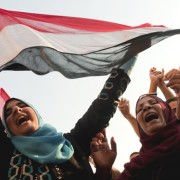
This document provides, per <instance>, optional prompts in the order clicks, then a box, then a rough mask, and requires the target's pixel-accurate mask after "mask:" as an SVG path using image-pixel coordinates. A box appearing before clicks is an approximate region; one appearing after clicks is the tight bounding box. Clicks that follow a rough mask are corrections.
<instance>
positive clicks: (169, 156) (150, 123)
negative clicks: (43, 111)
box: [91, 68, 180, 180]
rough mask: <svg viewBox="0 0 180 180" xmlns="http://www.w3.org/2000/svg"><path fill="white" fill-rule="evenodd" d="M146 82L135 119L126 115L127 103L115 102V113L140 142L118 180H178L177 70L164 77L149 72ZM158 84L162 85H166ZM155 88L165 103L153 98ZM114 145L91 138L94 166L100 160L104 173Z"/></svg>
mask: <svg viewBox="0 0 180 180" xmlns="http://www.w3.org/2000/svg"><path fill="white" fill-rule="evenodd" d="M150 78H151V83H150V91H149V92H148V93H147V94H144V95H141V96H140V97H139V98H138V100H137V103H136V107H135V111H136V116H133V115H132V114H131V113H130V110H129V109H130V108H129V107H130V106H129V101H128V100H127V99H124V98H121V99H120V101H119V102H118V103H119V104H118V107H119V110H120V111H121V113H122V114H123V115H124V117H125V118H126V119H127V120H128V121H129V122H130V124H131V125H132V127H133V129H134V131H135V132H136V134H137V135H138V137H139V139H140V142H141V148H140V149H139V151H138V152H136V153H135V154H136V155H135V157H133V158H131V159H130V161H129V162H127V163H126V164H125V165H124V170H123V171H122V172H121V173H120V175H119V177H118V178H117V179H118V180H144V179H146V180H170V179H173V180H178V179H180V174H179V160H180V155H179V150H180V149H179V148H180V134H179V133H180V120H179V119H180V69H172V70H170V71H169V72H167V73H166V74H164V72H163V71H162V72H156V69H154V68H153V69H151V70H150ZM161 81H166V84H165V82H161ZM155 82H156V83H155ZM161 83H162V84H164V85H163V86H164V87H163V86H161V85H162V84H161ZM154 85H155V86H154ZM157 87H159V88H160V90H161V91H162V92H163V94H164V96H165V100H163V99H161V98H159V97H158V96H157V92H156V90H157ZM169 88H170V89H172V90H173V91H174V94H175V95H173V94H172V93H171V92H170V89H169ZM152 89H153V91H152ZM171 102H173V103H171ZM123 106H125V108H124V109H123ZM115 144H116V142H113V141H111V146H110V145H109V144H108V142H107V138H106V134H105V133H103V132H99V133H98V134H97V135H96V137H95V138H93V140H92V142H91V151H92V156H93V158H94V159H96V161H95V162H96V164H97V166H98V165H99V164H102V162H101V159H100V158H99V157H104V158H103V166H104V169H105V165H107V167H109V164H108V163H107V164H106V162H107V161H108V162H112V161H113V160H114V158H115V155H114V154H116V153H117V150H116V146H115ZM103 154H104V155H103ZM132 154H134V153H132ZM109 173H111V172H110V171H109Z"/></svg>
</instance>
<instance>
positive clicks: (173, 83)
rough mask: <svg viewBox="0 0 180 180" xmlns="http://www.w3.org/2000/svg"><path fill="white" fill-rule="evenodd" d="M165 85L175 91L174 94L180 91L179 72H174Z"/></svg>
mask: <svg viewBox="0 0 180 180" xmlns="http://www.w3.org/2000/svg"><path fill="white" fill-rule="evenodd" d="M166 86H167V87H170V88H171V89H173V90H174V91H175V93H176V94H179V92H180V74H174V75H173V76H172V77H171V79H170V80H169V82H168V83H167V84H166Z"/></svg>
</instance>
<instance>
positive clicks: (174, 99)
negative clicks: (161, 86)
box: [166, 97, 177, 103]
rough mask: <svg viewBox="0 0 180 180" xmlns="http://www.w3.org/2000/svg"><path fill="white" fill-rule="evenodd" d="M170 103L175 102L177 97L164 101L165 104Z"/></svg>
mask: <svg viewBox="0 0 180 180" xmlns="http://www.w3.org/2000/svg"><path fill="white" fill-rule="evenodd" d="M172 101H177V97H172V98H169V99H167V100H166V102H167V103H170V102H172Z"/></svg>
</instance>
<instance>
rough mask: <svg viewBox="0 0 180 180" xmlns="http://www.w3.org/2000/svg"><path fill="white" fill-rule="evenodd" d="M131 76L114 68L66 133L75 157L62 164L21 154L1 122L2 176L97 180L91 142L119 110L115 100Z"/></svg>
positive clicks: (25, 178)
mask: <svg viewBox="0 0 180 180" xmlns="http://www.w3.org/2000/svg"><path fill="white" fill-rule="evenodd" d="M129 82H130V79H129V77H128V75H127V74H126V73H124V71H123V70H120V69H119V70H114V71H113V72H112V73H111V75H110V76H109V78H108V80H107V81H106V83H105V85H104V87H103V89H102V91H101V92H100V94H99V96H98V97H97V98H96V99H95V100H94V101H93V103H92V104H91V106H90V107H89V109H88V110H87V112H86V113H85V114H84V115H83V117H82V118H80V119H79V120H78V121H77V123H76V125H75V127H74V128H73V129H72V130H71V131H70V133H66V134H64V136H65V137H66V138H67V139H68V140H69V141H70V142H71V143H72V145H73V148H74V155H73V157H72V158H71V159H70V160H69V161H67V162H65V163H62V164H60V165H52V164H46V165H42V164H39V163H37V162H35V161H32V160H30V159H29V158H27V157H25V156H24V155H22V154H20V153H19V152H18V151H17V150H16V149H15V148H14V147H13V145H12V144H11V141H10V139H8V138H7V137H6V134H5V133H4V130H3V127H2V124H0V134H1V135H0V144H1V148H0V159H1V165H0V180H7V179H17V180H19V179H23V180H30V179H32V180H34V179H37V180H38V179H43V180H46V179H47V180H54V179H64V180H75V179H78V180H95V179H98V177H96V175H94V174H93V171H92V169H91V166H90V164H89V161H88V159H89V155H90V142H91V139H92V137H94V136H95V135H96V133H98V132H100V131H101V130H102V128H104V127H107V126H108V124H109V120H110V119H111V118H112V117H113V115H114V113H115V111H116V107H117V106H116V105H115V104H114V101H115V100H118V98H119V97H120V95H122V94H123V92H124V91H125V90H126V88H127V85H128V83H129Z"/></svg>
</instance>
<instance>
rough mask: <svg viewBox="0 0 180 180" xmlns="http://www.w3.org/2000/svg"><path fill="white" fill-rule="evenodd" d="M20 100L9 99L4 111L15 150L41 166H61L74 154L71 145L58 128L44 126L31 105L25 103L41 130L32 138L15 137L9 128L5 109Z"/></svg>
mask: <svg viewBox="0 0 180 180" xmlns="http://www.w3.org/2000/svg"><path fill="white" fill-rule="evenodd" d="M13 99H14V100H19V101H22V100H20V99H16V98H11V99H9V100H8V101H7V102H6V103H5V105H4V109H3V114H2V122H3V125H4V127H5V130H6V133H7V136H8V137H9V138H10V139H11V141H12V143H13V145H14V146H15V148H16V149H17V150H18V151H19V152H21V153H22V154H23V155H25V156H27V157H28V158H30V159H32V160H34V161H36V162H39V163H41V164H61V163H63V162H65V161H67V160H69V159H70V158H71V157H72V155H73V154H74V149H73V147H72V145H71V143H70V142H69V141H68V140H67V139H66V138H65V137H64V136H63V133H61V132H57V130H56V128H54V127H53V126H51V125H50V124H43V120H42V118H41V116H40V115H39V113H38V112H37V111H36V109H35V108H34V107H33V106H32V105H30V104H29V103H27V102H25V101H22V102H24V103H25V104H27V105H28V106H29V107H31V108H32V109H33V110H34V112H35V113H36V116H37V118H38V122H39V129H38V130H37V131H36V132H34V133H33V134H32V135H30V136H13V135H12V134H11V133H10V131H9V130H8V128H7V125H6V121H5V107H6V104H7V103H8V102H9V101H12V100H13Z"/></svg>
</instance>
